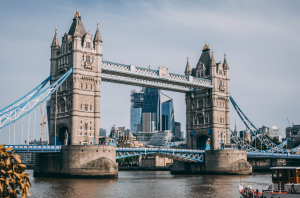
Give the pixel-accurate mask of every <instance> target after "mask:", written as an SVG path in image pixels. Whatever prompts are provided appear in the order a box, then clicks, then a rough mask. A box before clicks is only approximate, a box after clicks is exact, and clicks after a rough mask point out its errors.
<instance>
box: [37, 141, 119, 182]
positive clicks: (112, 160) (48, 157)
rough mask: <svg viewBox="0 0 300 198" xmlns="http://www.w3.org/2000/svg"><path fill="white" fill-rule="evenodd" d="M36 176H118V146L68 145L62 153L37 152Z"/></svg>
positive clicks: (63, 147)
mask: <svg viewBox="0 0 300 198" xmlns="http://www.w3.org/2000/svg"><path fill="white" fill-rule="evenodd" d="M34 177H64V178H117V177H118V164H117V163H116V147H115V146H104V145H68V146H62V152H60V153H37V154H36V158H35V168H34Z"/></svg>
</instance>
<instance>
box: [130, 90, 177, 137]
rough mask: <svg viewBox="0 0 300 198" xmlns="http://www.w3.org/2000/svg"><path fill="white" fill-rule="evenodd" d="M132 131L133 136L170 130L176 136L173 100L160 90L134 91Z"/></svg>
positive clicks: (131, 111) (131, 117) (131, 113)
mask: <svg viewBox="0 0 300 198" xmlns="http://www.w3.org/2000/svg"><path fill="white" fill-rule="evenodd" d="M130 129H131V131H132V133H133V134H137V133H138V132H139V131H141V132H155V131H164V130H170V131H171V132H172V133H173V135H174V136H175V121H174V107H173V99H172V98H170V97H168V96H167V95H165V94H163V93H161V91H160V90H158V89H153V88H143V89H142V90H140V91H136V90H132V91H131V109H130Z"/></svg>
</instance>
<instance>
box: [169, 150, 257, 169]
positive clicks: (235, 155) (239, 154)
mask: <svg viewBox="0 0 300 198" xmlns="http://www.w3.org/2000/svg"><path fill="white" fill-rule="evenodd" d="M204 157H205V162H204V163H184V162H179V161H176V160H174V162H173V165H172V167H171V173H172V174H220V175H222V174H235V175H236V174H240V175H246V174H251V173H252V166H251V164H250V163H249V162H248V161H247V153H246V151H243V150H208V151H205V156H204Z"/></svg>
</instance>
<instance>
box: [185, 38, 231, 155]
mask: <svg viewBox="0 0 300 198" xmlns="http://www.w3.org/2000/svg"><path fill="white" fill-rule="evenodd" d="M185 75H187V76H192V77H197V78H204V79H211V81H212V85H213V86H214V88H213V89H211V90H209V89H197V90H195V92H192V93H186V97H185V100H186V122H187V126H186V131H187V148H188V149H196V148H197V147H199V143H200V142H201V140H202V141H205V140H206V139H208V138H210V142H211V145H210V150H216V149H220V148H221V142H223V143H230V119H229V100H230V92H229V67H228V64H227V60H226V54H224V62H223V63H221V62H219V63H216V61H215V59H214V56H213V52H211V51H210V49H209V45H207V44H206V43H205V46H204V47H203V50H202V54H201V56H200V59H199V61H198V63H197V66H196V68H193V69H191V68H190V65H189V61H187V65H186V69H185Z"/></svg>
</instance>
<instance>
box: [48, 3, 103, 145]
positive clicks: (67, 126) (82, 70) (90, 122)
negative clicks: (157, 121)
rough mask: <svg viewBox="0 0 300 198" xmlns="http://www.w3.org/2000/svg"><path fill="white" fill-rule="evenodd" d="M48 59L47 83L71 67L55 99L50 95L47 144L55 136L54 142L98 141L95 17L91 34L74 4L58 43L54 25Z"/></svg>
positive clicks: (98, 39)
mask: <svg viewBox="0 0 300 198" xmlns="http://www.w3.org/2000/svg"><path fill="white" fill-rule="evenodd" d="M50 61H51V69H50V73H51V81H50V83H51V84H52V83H53V82H55V81H56V80H57V79H59V78H60V77H61V76H62V75H63V74H64V73H65V72H67V71H68V70H69V69H70V68H72V67H73V74H72V75H71V76H70V77H69V78H68V79H67V80H66V81H65V82H64V83H63V84H62V86H61V87H60V88H59V89H58V91H57V102H56V93H53V94H52V95H51V99H50V100H51V109H50V127H49V128H50V129H49V130H50V131H49V140H50V144H54V143H55V140H56V144H66V142H67V144H68V145H93V144H98V142H99V138H98V137H99V125H100V84H101V65H102V39H101V35H100V30H99V21H98V23H97V30H96V33H95V36H94V37H93V35H91V34H90V32H89V31H88V32H86V30H85V28H84V26H83V23H82V21H81V16H80V12H79V11H78V8H77V10H76V13H75V15H74V18H73V22H72V25H71V27H70V29H69V32H68V33H65V34H64V36H63V37H62V44H61V45H60V44H59V41H58V37H57V29H56V28H55V35H54V39H53V42H52V45H51V59H50ZM56 107H57V108H56ZM55 115H57V118H56V120H55ZM55 134H56V135H55ZM55 137H56V138H55Z"/></svg>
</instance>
